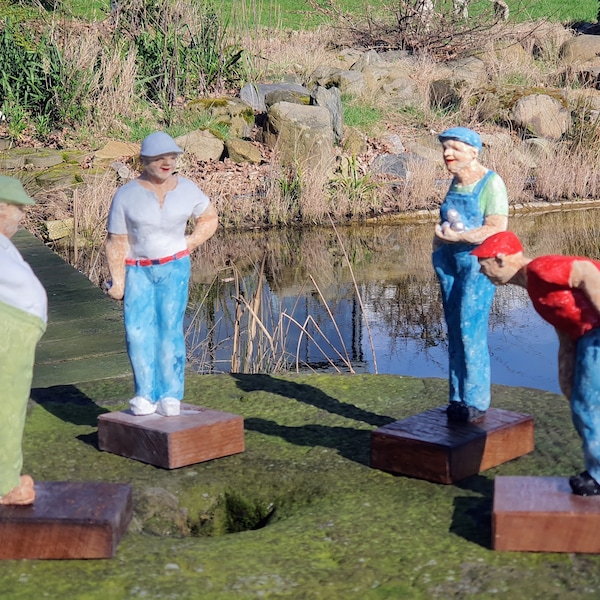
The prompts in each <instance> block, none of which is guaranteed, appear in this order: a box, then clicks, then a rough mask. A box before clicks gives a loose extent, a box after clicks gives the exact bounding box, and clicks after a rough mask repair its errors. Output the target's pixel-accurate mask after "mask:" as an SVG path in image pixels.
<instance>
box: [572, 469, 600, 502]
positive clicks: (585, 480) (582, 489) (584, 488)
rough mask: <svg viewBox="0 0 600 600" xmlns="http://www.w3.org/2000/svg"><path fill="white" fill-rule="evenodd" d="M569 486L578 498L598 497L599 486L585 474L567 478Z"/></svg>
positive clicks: (599, 492) (599, 493) (585, 472)
mask: <svg viewBox="0 0 600 600" xmlns="http://www.w3.org/2000/svg"><path fill="white" fill-rule="evenodd" d="M569 485H570V486H571V489H572V490H573V493H574V494H577V495H578V496H598V495H600V484H598V483H597V482H596V480H595V479H594V478H593V477H592V476H591V475H590V474H589V473H588V472H587V471H584V472H583V473H580V474H579V475H573V477H569Z"/></svg>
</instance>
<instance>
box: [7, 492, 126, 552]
mask: <svg viewBox="0 0 600 600" xmlns="http://www.w3.org/2000/svg"><path fill="white" fill-rule="evenodd" d="M35 494H36V496H35V502H34V504H32V505H29V506H0V540H1V543H0V559H21V558H30V559H34V558H49V559H76V558H110V557H111V556H114V554H115V552H116V550H117V546H118V544H119V542H120V541H121V538H122V537H123V535H124V533H125V531H126V530H127V527H128V525H129V522H130V521H131V516H132V500H131V487H130V486H129V485H125V484H115V483H95V482H88V483H69V482H38V481H36V482H35Z"/></svg>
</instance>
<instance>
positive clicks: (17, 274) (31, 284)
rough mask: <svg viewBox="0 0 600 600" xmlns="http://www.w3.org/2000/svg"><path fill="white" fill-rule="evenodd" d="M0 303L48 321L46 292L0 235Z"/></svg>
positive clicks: (6, 240)
mask: <svg viewBox="0 0 600 600" xmlns="http://www.w3.org/2000/svg"><path fill="white" fill-rule="evenodd" d="M0 302H4V304H8V305H9V306H12V307H14V308H18V309H20V310H23V311H25V312H28V313H30V314H32V315H35V316H36V317H39V318H40V319H42V321H43V322H44V323H46V322H47V321H48V297H47V296H46V290H45V289H44V286H43V285H42V284H41V283H40V280H39V279H38V278H37V277H36V276H35V274H34V272H33V271H32V270H31V267H30V266H29V265H28V264H27V263H26V262H25V261H24V260H23V257H22V256H21V254H20V253H19V251H18V250H17V249H16V248H15V246H14V244H13V243H12V242H11V241H10V240H9V239H8V238H7V237H6V236H5V235H2V234H1V233H0Z"/></svg>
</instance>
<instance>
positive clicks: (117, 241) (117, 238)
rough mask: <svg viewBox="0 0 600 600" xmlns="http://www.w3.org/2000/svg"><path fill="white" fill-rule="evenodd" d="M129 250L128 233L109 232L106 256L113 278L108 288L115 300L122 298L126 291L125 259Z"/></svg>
mask: <svg viewBox="0 0 600 600" xmlns="http://www.w3.org/2000/svg"><path fill="white" fill-rule="evenodd" d="M128 250H129V240H128V237H127V234H123V235H115V234H113V233H109V234H108V239H107V240H106V258H107V260H108V270H109V271H110V276H111V278H112V285H111V287H110V288H109V289H108V292H107V293H108V295H109V296H110V297H111V298H113V299H114V300H121V299H122V298H123V295H124V293H125V259H126V258H127V252H128Z"/></svg>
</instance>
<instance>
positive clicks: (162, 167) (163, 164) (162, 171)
mask: <svg viewBox="0 0 600 600" xmlns="http://www.w3.org/2000/svg"><path fill="white" fill-rule="evenodd" d="M178 157H179V154H176V153H175V152H172V153H169V154H161V155H159V156H153V157H143V158H142V164H143V165H144V173H145V174H146V176H147V177H148V178H149V179H150V181H152V182H154V183H159V184H160V183H164V182H165V181H166V180H167V179H169V177H171V175H173V173H174V172H175V166H176V165H177V158H178Z"/></svg>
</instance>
